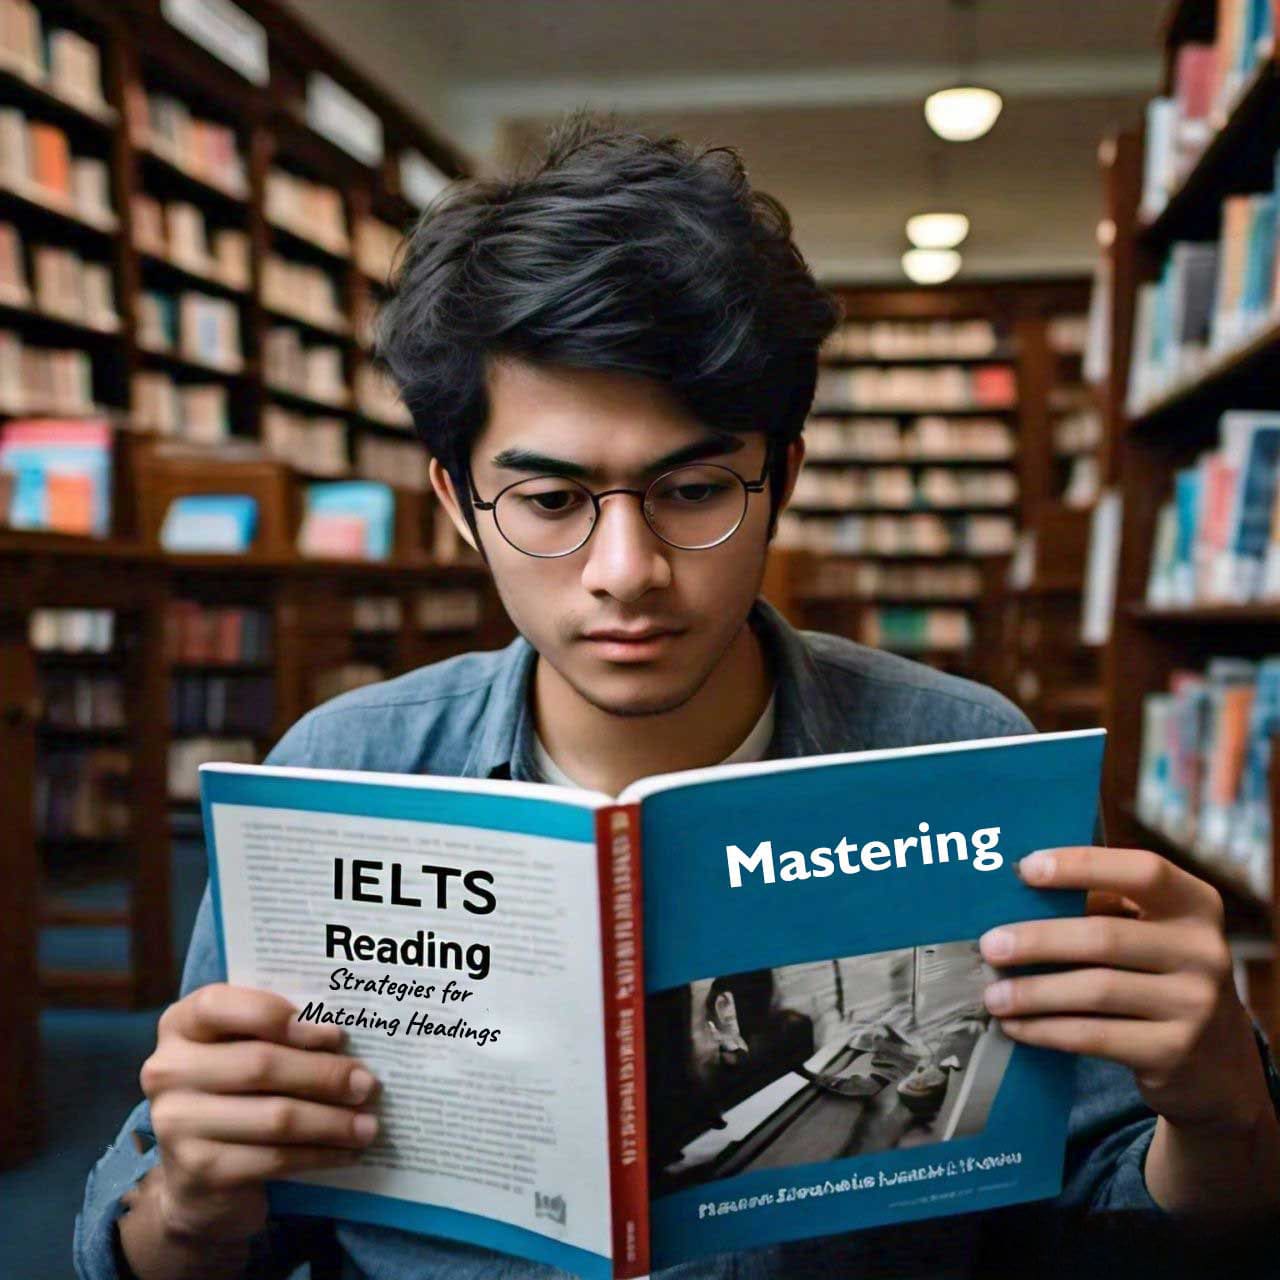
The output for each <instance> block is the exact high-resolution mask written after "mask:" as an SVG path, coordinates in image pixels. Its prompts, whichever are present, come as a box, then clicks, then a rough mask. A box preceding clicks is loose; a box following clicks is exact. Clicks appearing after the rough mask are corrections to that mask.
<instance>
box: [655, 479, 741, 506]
mask: <svg viewBox="0 0 1280 1280" xmlns="http://www.w3.org/2000/svg"><path fill="white" fill-rule="evenodd" d="M725 488H726V486H725V485H719V484H712V483H710V482H709V481H703V482H700V483H698V484H681V485H677V486H676V487H675V488H674V489H669V490H667V492H666V493H665V494H663V495H662V496H663V497H664V498H665V499H666V500H667V501H669V502H677V503H681V504H683V505H686V506H696V505H698V504H699V503H702V502H707V501H709V500H710V499H712V498H714V497H715V496H716V495H717V494H719V493H721V492H723V490H724V489H725Z"/></svg>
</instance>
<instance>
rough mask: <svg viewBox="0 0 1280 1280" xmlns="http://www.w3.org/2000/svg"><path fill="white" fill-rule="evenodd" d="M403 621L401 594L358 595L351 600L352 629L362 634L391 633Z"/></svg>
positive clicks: (397, 629) (396, 629)
mask: <svg viewBox="0 0 1280 1280" xmlns="http://www.w3.org/2000/svg"><path fill="white" fill-rule="evenodd" d="M403 621H404V607H403V605H402V604H401V601H400V598H399V596H356V597H354V598H353V599H352V601H351V629H352V630H353V631H357V632H359V633H360V634H361V635H390V634H392V633H393V632H396V631H399V630H400V627H401V624H402V623H403Z"/></svg>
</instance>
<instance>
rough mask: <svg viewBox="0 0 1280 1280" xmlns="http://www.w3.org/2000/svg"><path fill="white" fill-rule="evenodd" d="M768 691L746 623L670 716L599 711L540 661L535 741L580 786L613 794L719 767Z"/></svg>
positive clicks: (751, 723)
mask: <svg viewBox="0 0 1280 1280" xmlns="http://www.w3.org/2000/svg"><path fill="white" fill-rule="evenodd" d="M771 692H772V680H771V677H770V673H769V669H768V664H767V662H766V659H765V655H764V651H763V649H762V648H761V644H760V639H759V637H758V636H757V635H756V633H755V631H754V630H753V629H752V628H751V627H750V626H748V625H747V624H746V623H745V622H744V623H743V625H742V629H741V630H740V631H739V632H738V634H737V636H736V637H735V638H734V640H733V643H732V644H731V645H730V646H729V648H728V649H727V650H726V651H725V654H724V657H723V658H721V660H720V662H719V664H718V665H717V666H716V669H715V670H714V671H713V672H712V673H711V675H710V676H709V677H708V678H707V680H706V681H705V682H704V683H703V685H702V687H701V688H700V689H699V690H698V691H697V693H695V694H694V695H693V697H692V698H690V699H689V700H688V701H687V702H686V703H684V704H683V705H682V706H679V707H677V708H675V710H673V711H667V712H662V713H659V714H654V715H646V716H619V715H614V714H612V713H610V712H608V711H602V710H601V709H600V708H599V707H597V706H595V705H593V704H592V703H590V702H588V701H587V700H586V699H585V698H584V697H583V696H582V695H581V694H580V693H578V691H577V690H576V689H574V688H573V687H572V686H571V685H569V684H568V683H566V681H565V680H564V679H563V677H561V676H560V674H559V673H558V672H557V671H555V670H554V668H552V667H551V666H550V664H549V663H547V662H544V661H543V660H542V658H539V659H538V660H537V665H536V667H535V670H534V678H533V710H534V718H535V724H536V726H537V731H538V736H539V738H541V740H542V743H543V746H544V747H545V748H546V750H547V752H548V754H549V755H550V756H551V757H552V759H554V760H555V761H556V763H557V764H558V765H559V766H560V768H562V769H563V770H564V771H565V772H566V773H567V774H568V775H569V776H570V777H572V778H574V779H575V780H577V781H578V782H579V783H580V784H581V785H582V786H584V787H588V788H590V789H592V790H597V791H603V792H606V793H607V794H608V795H617V794H618V793H619V792H620V791H621V790H622V789H623V788H624V787H626V786H627V785H628V784H629V783H632V782H634V781H635V780H636V779H637V778H647V777H649V776H650V775H652V774H655V773H669V772H671V771H673V770H677V769H697V768H701V767H703V766H705V765H712V764H718V763H719V762H720V761H721V760H723V759H724V758H725V757H726V756H728V755H730V754H731V753H732V752H733V751H734V750H735V749H736V748H737V747H738V745H739V744H740V743H741V742H742V740H743V739H744V738H745V737H746V736H747V735H748V734H749V733H750V732H751V730H752V728H753V727H754V726H755V724H756V721H758V720H759V719H760V716H761V715H762V714H763V712H764V709H765V707H766V706H767V704H768V702H769V695H770V693H771Z"/></svg>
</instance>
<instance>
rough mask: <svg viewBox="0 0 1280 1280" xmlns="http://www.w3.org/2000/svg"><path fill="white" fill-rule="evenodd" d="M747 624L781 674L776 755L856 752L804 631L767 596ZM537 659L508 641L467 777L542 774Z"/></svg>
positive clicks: (519, 640) (772, 753)
mask: <svg viewBox="0 0 1280 1280" xmlns="http://www.w3.org/2000/svg"><path fill="white" fill-rule="evenodd" d="M748 623H749V625H751V626H752V627H753V628H754V629H755V631H756V634H757V635H758V636H759V637H760V640H761V643H762V644H763V646H764V651H765V657H766V659H767V661H768V662H769V664H770V666H771V668H772V673H773V679H774V695H775V697H776V699H777V704H776V709H775V713H776V714H775V722H774V730H773V740H772V742H771V743H770V745H769V751H768V755H769V757H770V758H773V759H784V758H789V757H794V756H810V755H824V754H826V753H828V752H832V751H838V750H849V749H850V748H849V747H848V746H844V747H842V746H841V745H840V742H841V738H842V737H843V738H844V739H845V741H847V739H848V734H847V733H845V734H843V735H842V734H841V733H840V732H839V726H838V725H837V724H836V722H835V708H834V706H833V704H832V700H831V697H830V694H829V693H828V691H827V688H826V683H825V681H824V680H823V677H822V673H821V671H820V670H819V669H818V665H817V663H816V662H815V661H814V658H813V655H812V654H811V653H810V652H809V649H808V646H807V645H806V644H805V641H804V637H803V636H802V635H801V633H800V632H799V631H797V630H796V629H795V628H794V627H793V626H791V624H790V623H788V622H787V621H786V619H785V618H783V616H782V615H781V614H780V613H779V612H778V611H777V609H775V608H774V607H773V605H771V604H770V603H769V602H768V601H767V600H764V599H763V598H761V599H757V600H756V602H755V604H754V605H752V608H751V613H750V614H749V616H748ZM536 659H537V652H536V650H535V649H534V648H533V646H532V645H531V644H530V643H529V642H528V641H527V640H526V639H525V638H524V637H523V636H517V637H516V639H515V640H513V641H512V642H511V644H509V645H508V646H507V648H506V651H505V654H504V659H503V662H502V664H501V666H500V667H499V670H498V674H497V676H496V678H495V679H494V681H493V684H492V685H491V686H490V689H489V697H488V702H487V705H486V707H485V712H484V716H483V719H482V721H481V724H480V729H479V732H478V733H477V734H476V736H475V740H474V745H473V746H472V748H471V752H470V754H469V755H468V756H467V760H466V763H465V764H464V766H463V775H464V776H465V777H473V778H476V777H478V778H516V779H522V780H528V779H531V778H536V777H537V776H538V775H537V769H536V763H535V761H536V755H535V751H534V726H533V711H532V708H531V706H530V698H529V690H530V683H531V681H532V679H533V670H534V663H535V661H536Z"/></svg>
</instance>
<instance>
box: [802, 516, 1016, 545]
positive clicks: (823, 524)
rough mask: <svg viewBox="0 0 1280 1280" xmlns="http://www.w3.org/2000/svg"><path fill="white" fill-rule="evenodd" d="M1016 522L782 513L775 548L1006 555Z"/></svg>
mask: <svg viewBox="0 0 1280 1280" xmlns="http://www.w3.org/2000/svg"><path fill="white" fill-rule="evenodd" d="M1015 529H1016V526H1015V524H1014V521H1013V520H1012V518H1010V517H1008V516H994V515H993V516H988V515H951V516H946V517H944V516H941V515H939V514H937V513H934V512H913V513H911V514H907V515H810V514H805V513H801V512H796V511H790V510H788V511H784V512H783V513H782V515H781V517H780V518H779V520H778V546H779V547H801V548H807V549H808V550H811V551H817V552H831V553H838V554H848V555H862V554H865V555H883V556H895V555H900V556H913V555H923V556H930V555H975V556H980V555H1007V554H1008V553H1009V552H1010V551H1012V550H1013V543H1014V534H1015Z"/></svg>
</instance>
